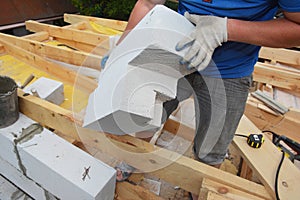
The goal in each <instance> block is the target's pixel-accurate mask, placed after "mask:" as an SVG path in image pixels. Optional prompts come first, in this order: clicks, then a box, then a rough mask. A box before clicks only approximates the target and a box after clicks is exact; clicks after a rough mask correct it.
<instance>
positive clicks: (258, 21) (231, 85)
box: [120, 0, 300, 199]
mask: <svg viewBox="0 0 300 200" xmlns="http://www.w3.org/2000/svg"><path fill="white" fill-rule="evenodd" d="M164 3H165V1H162V0H138V1H137V3H136V4H135V6H134V8H133V10H132V12H131V15H130V18H129V20H128V25H127V28H126V31H127V32H128V31H130V30H131V29H133V28H134V27H135V25H136V24H137V23H138V22H139V21H140V20H141V19H142V18H143V17H144V16H145V15H146V14H147V13H148V12H149V11H150V10H151V9H152V8H153V7H154V6H155V5H157V4H164ZM278 9H281V10H282V12H283V16H284V17H283V18H280V19H274V16H275V14H276V12H277V10H278ZM178 11H179V13H181V14H183V15H185V17H186V18H187V19H188V20H190V21H191V22H192V23H193V24H194V25H195V26H196V29H195V31H194V32H193V33H191V35H190V36H189V37H186V38H184V39H183V40H182V41H178V44H177V47H176V50H178V51H180V50H183V49H186V48H188V51H187V53H186V55H185V56H184V57H183V60H182V63H183V64H184V63H188V65H187V66H188V68H189V69H192V68H196V69H197V72H195V73H192V74H190V75H187V76H186V77H185V78H184V79H180V80H179V82H178V88H177V98H176V99H174V100H171V101H168V102H165V103H164V109H165V115H164V119H162V120H163V121H165V120H166V118H167V117H168V116H169V115H170V114H171V112H172V111H173V110H174V109H175V108H176V107H177V105H178V102H180V101H182V100H184V99H186V98H188V97H189V96H190V95H194V100H195V109H196V135H195V138H194V148H193V150H194V154H195V159H197V160H199V161H201V162H204V163H207V164H209V165H212V166H214V167H220V165H221V163H222V162H223V160H224V158H225V155H226V152H227V149H228V146H229V144H230V143H231V141H232V139H233V137H234V133H235V131H236V128H237V126H238V124H239V121H240V119H241V117H242V115H243V112H244V108H245V103H246V100H247V96H248V91H249V87H250V86H251V83H252V75H251V74H252V72H253V69H254V64H255V63H256V61H257V59H258V52H259V49H260V46H268V47H293V46H300V1H299V0H268V1H266V0H182V1H180V0H179V5H178ZM125 36H126V32H125V34H124V35H123V36H122V37H123V38H124V37H125ZM121 40H122V39H121ZM121 40H120V41H121ZM196 198H197V197H196V196H194V199H196ZM197 199H198V198H197Z"/></svg>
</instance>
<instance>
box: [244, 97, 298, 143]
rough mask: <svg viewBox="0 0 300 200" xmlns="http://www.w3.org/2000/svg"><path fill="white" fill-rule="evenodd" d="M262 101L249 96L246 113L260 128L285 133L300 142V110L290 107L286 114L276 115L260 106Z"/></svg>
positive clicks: (280, 133)
mask: <svg viewBox="0 0 300 200" xmlns="http://www.w3.org/2000/svg"><path fill="white" fill-rule="evenodd" d="M259 105H260V103H259V102H258V101H255V100H253V97H252V98H248V102H247V104H246V109H245V115H246V116H247V117H248V118H249V119H250V120H251V121H252V122H253V123H254V124H255V125H256V126H257V128H259V129H260V130H270V131H273V132H275V133H277V134H279V135H285V136H286V137H288V138H291V139H292V140H295V141H297V142H300V135H299V134H298V130H299V129H300V111H299V110H297V109H293V108H290V111H288V112H287V113H286V114H285V115H274V114H272V113H270V112H269V111H266V110H264V109H261V108H260V106H259Z"/></svg>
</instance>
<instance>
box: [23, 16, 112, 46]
mask: <svg viewBox="0 0 300 200" xmlns="http://www.w3.org/2000/svg"><path fill="white" fill-rule="evenodd" d="M25 24H26V29H27V30H29V31H32V32H39V31H46V32H48V33H49V35H50V36H53V37H56V38H62V39H66V40H71V41H77V42H81V43H84V44H89V45H93V46H101V47H103V48H106V49H109V48H110V37H109V36H107V35H103V34H96V33H91V32H84V31H80V30H74V29H68V28H63V27H58V26H54V25H48V24H43V23H39V22H36V21H32V20H29V21H26V22H25Z"/></svg>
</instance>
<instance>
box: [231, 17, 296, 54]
mask: <svg viewBox="0 0 300 200" xmlns="http://www.w3.org/2000/svg"><path fill="white" fill-rule="evenodd" d="M284 16H285V18H282V19H275V20H270V21H264V22H249V21H241V20H235V19H228V22H227V32H228V40H229V41H236V42H244V43H249V44H255V45H259V46H267V47H282V48H283V47H293V46H300V13H299V12H294V13H291V12H284Z"/></svg>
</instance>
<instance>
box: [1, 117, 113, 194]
mask: <svg viewBox="0 0 300 200" xmlns="http://www.w3.org/2000/svg"><path fill="white" fill-rule="evenodd" d="M0 146H1V151H0V157H1V158H2V159H3V160H4V161H5V162H7V164H9V165H10V166H12V169H11V172H13V170H17V171H18V172H19V174H20V175H21V176H23V177H25V179H27V181H29V180H31V181H33V182H34V184H36V185H38V186H40V187H41V188H43V190H44V191H47V192H45V193H44V194H48V193H50V194H52V195H54V196H56V197H58V198H59V199H67V200H68V199H78V200H82V199H99V200H112V199H113V198H114V191H115V183H116V182H115V180H116V171H115V170H114V169H113V168H111V167H109V166H108V165H106V164H105V163H103V162H101V161H99V160H97V159H95V158H94V157H92V156H90V155H89V154H87V153H85V152H83V151H82V150H80V149H78V148H77V147H75V146H73V145H72V144H70V143H68V142H67V141H65V140H63V139H62V138H60V137H59V136H57V135H55V134H54V133H52V132H50V131H49V130H47V129H45V128H42V127H41V126H39V125H37V124H35V122H34V121H33V120H31V119H29V118H28V117H26V116H25V115H22V114H20V118H19V120H18V121H17V122H16V123H14V124H13V125H11V126H9V127H6V128H3V129H0ZM0 162H1V160H0ZM0 166H1V165H0ZM3 170H6V169H3V168H2V169H1V170H0V172H1V173H4V172H3ZM5 174H6V176H8V177H7V178H8V179H10V178H11V179H13V177H11V175H10V174H12V173H4V175H5ZM85 174H86V176H84V175H85ZM29 182H30V181H29ZM14 183H15V184H16V185H17V186H18V187H20V188H22V189H23V190H25V189H26V188H25V185H24V184H22V183H23V182H22V181H16V182H14ZM24 183H25V182H24ZM29 189H30V188H29ZM26 192H28V194H30V195H31V196H35V195H40V194H37V193H36V192H40V191H36V190H32V191H28V188H27V191H26ZM38 199H40V198H38Z"/></svg>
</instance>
